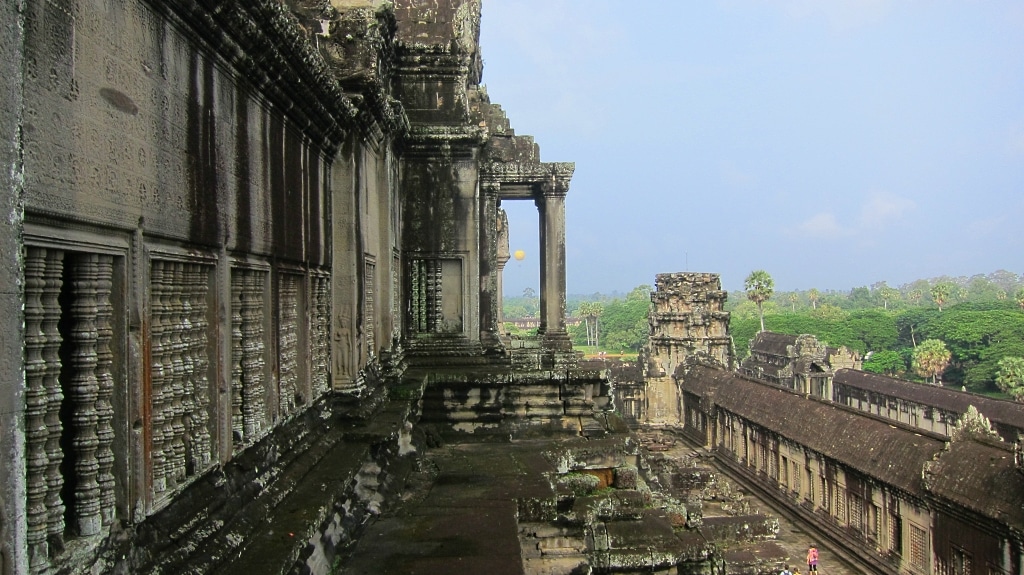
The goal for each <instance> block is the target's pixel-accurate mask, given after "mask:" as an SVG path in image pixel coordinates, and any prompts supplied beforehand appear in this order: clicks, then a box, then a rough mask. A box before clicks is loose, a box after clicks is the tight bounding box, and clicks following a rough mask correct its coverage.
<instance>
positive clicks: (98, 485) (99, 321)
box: [24, 247, 124, 572]
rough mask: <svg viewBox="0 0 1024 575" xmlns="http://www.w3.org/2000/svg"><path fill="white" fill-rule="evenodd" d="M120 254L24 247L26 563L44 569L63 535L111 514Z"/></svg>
mask: <svg viewBox="0 0 1024 575" xmlns="http://www.w3.org/2000/svg"><path fill="white" fill-rule="evenodd" d="M120 260H121V258H118V257H115V256H113V255H108V254H100V253H88V252H81V251H71V250H64V249H55V248H49V247H47V248H43V247H27V248H26V252H25V342H24V345H25V357H26V361H25V379H26V390H25V405H26V408H25V437H26V445H25V449H26V457H25V466H26V480H27V481H26V499H27V501H26V515H27V517H26V523H27V535H26V539H27V543H28V548H29V561H30V566H31V568H32V570H33V572H44V571H46V568H47V567H46V566H47V565H48V564H49V561H50V559H51V558H53V557H56V556H57V555H59V554H61V553H62V552H63V550H64V545H65V543H66V540H67V539H69V538H74V537H82V536H93V535H98V534H100V533H102V532H103V531H104V530H105V529H107V528H109V527H110V526H112V525H113V523H114V521H115V515H116V499H117V494H116V492H115V467H114V463H115V461H114V452H113V449H112V447H113V442H114V436H115V422H114V418H115V409H114V405H113V403H112V398H113V394H114V390H115V387H119V386H118V385H117V383H116V382H115V378H118V379H120V370H118V369H117V368H116V365H117V363H116V361H117V358H118V357H120V356H121V355H122V354H123V351H122V349H123V348H122V345H121V343H120V342H121V341H122V338H123V325H124V321H123V319H124V318H123V315H122V314H121V313H118V314H116V315H115V312H114V305H113V301H114V298H115V294H116V292H118V291H119V290H120V289H121V288H122V287H123V281H122V278H121V274H120V273H116V272H115V269H120V267H121V263H122V262H121V261H120Z"/></svg>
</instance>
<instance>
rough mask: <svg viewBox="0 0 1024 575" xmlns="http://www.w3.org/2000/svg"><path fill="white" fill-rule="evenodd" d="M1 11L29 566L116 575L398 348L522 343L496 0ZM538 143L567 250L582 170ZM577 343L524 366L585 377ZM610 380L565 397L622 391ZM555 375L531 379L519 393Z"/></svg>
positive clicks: (14, 478) (461, 353)
mask: <svg viewBox="0 0 1024 575" xmlns="http://www.w3.org/2000/svg"><path fill="white" fill-rule="evenodd" d="M22 6H23V9H22V8H21V7H22ZM12 12H14V13H12ZM0 16H4V18H0V26H3V31H4V35H3V36H2V38H0V56H5V58H0V67H4V68H3V69H4V70H7V71H9V72H10V73H9V74H6V75H5V77H9V78H10V79H11V82H8V83H7V84H5V87H4V88H0V92H2V94H3V100H2V103H3V104H4V105H3V106H2V107H0V135H2V136H3V139H2V140H0V160H2V162H3V164H2V165H3V166H4V170H2V173H0V182H2V183H3V184H4V185H5V189H11V190H12V191H13V193H12V194H5V195H4V202H8V203H9V205H8V203H5V204H4V208H5V211H4V213H6V214H10V217H9V218H8V219H9V223H10V224H11V225H10V226H7V225H5V226H0V227H2V231H0V241H2V242H3V243H0V247H2V248H3V249H2V250H0V253H2V254H3V257H4V258H6V259H4V260H3V261H2V268H0V269H2V270H3V271H5V272H9V273H5V274H3V276H2V280H0V281H2V282H3V283H0V287H2V288H3V289H2V291H0V297H2V299H0V303H2V305H3V307H2V309H0V311H3V312H4V313H2V314H0V317H5V318H6V317H9V318H10V319H9V320H8V319H5V321H9V325H8V324H6V323H5V324H2V325H0V327H3V328H4V329H0V334H2V335H3V337H13V340H12V341H11V342H8V341H7V340H6V339H4V340H3V342H4V343H5V345H4V346H0V347H2V348H3V349H4V350H8V349H10V350H16V351H17V353H13V354H11V355H10V357H8V356H0V359H2V360H3V361H7V362H9V363H10V364H11V366H12V367H11V369H8V372H9V373H12V374H21V373H24V374H25V381H22V380H21V379H18V378H20V377H21V376H20V375H16V377H15V380H14V381H13V383H12V384H11V385H5V386H3V387H2V389H0V417H2V418H3V419H2V422H0V423H2V425H0V453H2V455H3V456H4V461H5V462H8V461H10V462H15V465H13V466H11V465H6V464H5V465H4V466H3V468H2V470H0V568H2V571H3V573H7V572H8V571H10V572H14V573H24V572H34V573H47V572H65V571H67V572H70V571H76V570H93V571H96V572H102V571H103V570H104V568H105V566H106V565H109V563H103V561H108V560H110V558H109V557H107V558H106V559H102V558H101V557H102V556H103V554H104V553H107V552H110V550H111V549H112V546H111V545H112V543H111V542H112V541H113V539H115V538H117V537H122V538H123V537H129V536H130V535H128V533H130V532H132V530H133V529H135V528H138V527H139V526H140V525H142V524H147V522H151V521H154V520H155V519H153V518H154V517H157V516H158V513H159V512H160V511H161V510H164V509H166V508H168V507H170V506H172V503H177V502H180V501H181V500H182V498H186V499H187V494H189V493H194V492H195V491H196V490H197V489H198V490H201V489H202V487H203V486H205V485H206V480H207V479H210V478H212V477H213V476H214V474H215V473H216V472H215V471H214V470H220V469H223V464H225V463H227V462H229V461H230V460H231V459H232V458H234V457H238V456H240V455H241V454H242V452H243V451H246V450H251V449H254V448H255V449H259V447H258V446H259V445H264V444H263V443H262V442H261V440H263V439H265V438H266V437H267V436H268V435H270V434H273V433H275V430H278V429H280V428H281V426H282V424H283V423H284V422H286V421H290V422H294V421H296V420H301V417H300V416H302V415H303V414H304V413H305V412H306V410H307V408H308V407H309V406H310V405H313V404H315V403H317V402H318V399H320V398H321V396H322V395H324V394H327V393H329V392H330V391H332V390H334V391H340V392H347V393H351V394H353V395H356V396H358V395H359V394H360V393H361V392H363V391H365V390H364V389H363V386H364V384H365V385H381V383H380V381H379V379H380V378H377V377H372V378H367V377H366V374H367V373H372V374H380V373H383V372H384V371H385V370H382V369H381V366H382V365H384V364H385V363H386V365H385V367H386V371H387V375H388V377H398V376H400V375H401V371H402V370H404V369H406V365H408V364H407V362H406V361H405V359H404V353H405V351H404V350H405V349H410V350H411V353H410V355H415V353H421V354H422V356H424V357H427V358H428V361H429V360H430V358H434V359H438V361H440V362H444V363H448V361H449V359H450V358H459V361H462V362H464V363H466V364H470V365H478V366H479V365H499V366H500V367H501V368H502V369H506V368H508V367H509V365H511V364H512V363H513V361H512V360H510V359H509V357H508V356H507V355H506V354H505V351H504V350H503V349H501V346H500V342H498V339H497V337H496V335H495V334H496V325H495V322H496V321H497V314H496V313H495V309H496V308H495V302H497V299H496V297H495V289H496V285H497V283H496V275H495V274H496V269H497V266H496V264H495V262H493V261H492V260H494V259H495V258H497V250H496V246H495V245H494V244H495V242H496V241H497V239H496V238H497V233H496V232H497V231H496V227H497V221H498V216H497V214H498V211H497V210H498V201H499V197H498V195H496V194H494V193H489V194H488V195H487V199H486V201H481V199H480V193H479V192H480V189H481V181H480V180H481V176H480V174H481V169H482V168H481V165H482V150H483V148H484V146H485V145H486V144H487V140H488V137H489V130H488V127H487V125H486V122H484V124H481V123H480V122H481V120H480V118H479V117H476V116H474V115H473V111H472V110H471V106H470V95H471V94H473V93H475V92H477V91H479V90H480V87H479V82H480V74H481V70H482V59H481V58H480V53H479V46H478V34H479V17H480V2H479V0H456V1H452V2H442V3H441V4H437V3H433V2H424V1H422V0H401V1H400V2H397V3H395V4H394V5H392V4H391V3H378V2H357V3H345V2H342V3H322V2H311V1H307V0H291V1H289V2H278V1H276V0H247V1H243V0H226V2H221V3H218V4H217V6H216V9H214V8H213V7H212V5H210V4H209V3H205V2H199V1H198V0H163V1H156V0H131V1H123V2H106V3H104V2H100V3H95V2H80V1H78V0H25V1H24V2H23V3H22V4H19V5H18V6H17V7H14V8H12V7H10V6H6V5H5V6H4V8H2V9H0ZM6 16H11V18H9V19H8V18H6ZM22 31H23V34H22ZM12 42H13V43H12ZM6 56H10V58H6ZM10 85H13V86H14V88H11V90H13V92H12V91H9V90H8V87H7V86H10ZM8 104H10V105H8ZM507 132H510V130H507ZM523 141H525V140H523ZM517 142H519V143H522V142H521V141H519V140H517ZM534 148H535V146H534ZM533 151H534V152H536V151H537V150H536V149H534V150H533ZM533 160H534V164H537V165H536V166H533V167H538V166H540V168H542V169H538V170H535V171H533V172H530V173H529V174H528V175H529V176H530V178H531V179H529V182H528V184H529V185H530V186H533V188H531V189H532V190H533V192H536V194H535V195H537V194H539V195H538V196H537V197H543V198H545V202H546V203H545V204H544V206H545V207H544V208H543V209H544V210H548V211H549V212H552V213H555V216H552V217H551V218H549V219H548V220H547V222H548V227H549V228H550V229H549V231H548V233H549V234H550V235H551V236H552V237H553V238H554V239H553V241H552V242H551V251H552V253H553V254H555V253H560V251H564V245H563V244H562V240H564V229H563V228H564V224H563V223H562V220H563V214H562V210H563V209H564V205H563V204H562V202H561V198H562V197H563V196H564V193H565V191H566V190H567V188H568V180H569V178H570V176H571V174H572V166H571V165H569V164H558V165H550V166H549V165H540V164H539V163H537V162H535V160H536V153H534V155H533ZM492 168H493V166H492ZM506 168H507V167H506ZM514 168H515V167H513V168H507V169H506V172H509V171H512V172H514V171H515V169H514ZM494 169H496V170H500V169H501V168H494ZM503 173H505V172H503ZM516 173H518V172H516ZM8 178H10V180H8ZM517 181H518V180H517ZM509 182H511V180H510V181H509ZM509 182H505V183H509ZM513 183H514V182H513ZM492 184H493V182H492ZM489 189H490V190H491V191H492V192H493V191H494V190H495V188H494V187H493V186H492V187H491V188H489ZM542 192H543V193H542ZM502 193H504V192H502ZM544 193H549V194H548V195H551V194H554V195H553V196H551V198H548V197H547V196H544ZM556 196H557V197H556ZM535 199H536V198H535ZM549 200H550V201H549ZM549 204H550V205H549ZM22 208H23V211H22ZM6 223H7V222H5V224H6ZM492 228H494V229H492ZM562 255H563V256H564V254H562ZM506 257H507V256H506ZM563 259H564V257H561V259H560V260H559V261H561V260H563ZM555 267H559V269H558V270H553V271H551V270H549V271H548V272H546V273H547V277H548V278H549V280H550V282H549V284H547V285H549V287H550V288H551V289H550V290H549V291H550V292H551V293H552V294H554V295H552V297H549V298H548V301H547V303H548V304H549V307H548V308H547V312H548V313H546V315H545V318H546V319H545V321H546V326H547V327H548V329H549V330H552V331H553V332H559V333H561V332H564V325H563V324H564V318H563V317H560V316H561V315H564V269H561V268H564V265H561V264H559V265H558V266H555ZM555 272H558V273H555ZM9 279H10V281H9ZM559 291H560V292H561V293H560V294H559V293H558V292H559ZM481 310H483V311H481ZM22 326H24V330H23V328H22ZM556 335H557V334H556ZM421 336H422V337H421ZM491 336H493V337H491ZM485 337H486V338H487V339H488V341H489V343H488V348H487V351H488V353H487V354H484V353H483V349H484V346H482V345H481V340H483V339H485ZM401 340H406V341H401ZM566 341H567V340H566ZM7 343H10V345H6V344H7ZM406 343H410V345H408V346H405V345H404V344H406ZM559 351H560V352H562V355H561V356H558V357H557V358H555V357H554V356H553V355H552V354H547V355H543V354H540V353H535V352H531V353H530V354H527V355H523V356H522V357H521V358H520V359H521V361H520V364H517V365H525V366H527V368H528V371H531V373H540V372H542V371H544V370H553V371H557V372H559V373H565V372H566V370H567V369H568V368H569V367H570V366H571V365H572V363H573V362H574V361H575V356H574V355H572V352H571V350H569V349H562V348H559ZM378 356H379V357H380V358H384V359H382V360H381V361H380V365H377V363H378V361H377V358H378ZM22 357H24V370H23V371H22V370H21V369H18V367H19V365H20V364H21V363H22ZM0 365H4V366H5V367H7V365H6V364H4V363H0ZM542 368H543V369H542ZM544 372H545V373H546V371H544ZM531 377H533V376H532V375H531ZM367 381H370V383H369V384H366V382H367ZM531 381H532V380H531ZM594 385H598V384H592V383H590V382H589V380H588V383H586V384H585V385H583V384H581V385H580V386H578V389H576V390H575V391H573V394H572V396H571V397H568V398H567V399H566V398H563V400H562V401H563V404H565V405H563V412H564V413H563V415H565V413H568V414H569V415H570V416H572V417H576V415H578V414H577V413H576V412H577V411H579V410H581V409H582V410H584V411H586V410H589V409H592V408H593V405H594V404H596V403H600V402H598V401H597V400H595V399H594V395H595V393H594V391H593V389H591V388H592V387H593V386H594ZM553 390H557V386H556V387H551V386H550V385H547V384H544V385H540V384H538V385H537V386H536V388H535V389H525V390H514V391H515V393H513V394H512V395H515V398H514V399H513V400H511V403H510V407H509V409H511V410H512V411H510V413H513V412H515V413H518V412H517V411H516V410H519V409H520V408H522V407H524V406H526V405H534V404H535V402H534V403H531V402H532V401H533V400H532V399H531V400H527V399H524V398H528V397H533V396H531V395H530V393H533V392H536V393H537V394H540V396H543V397H544V398H547V397H548V395H551V394H553V393H555V392H554V391H553ZM516 394H518V395H516ZM597 395H598V396H602V395H601V393H597ZM602 397H603V396H602ZM602 401H603V400H602ZM320 403H321V404H322V402H320ZM565 406H568V407H565ZM570 412H571V413H570ZM12 430H13V432H12ZM22 430H24V431H22ZM282 444H283V443H282ZM271 475H273V474H271Z"/></svg>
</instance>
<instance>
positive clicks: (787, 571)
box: [779, 565, 793, 575]
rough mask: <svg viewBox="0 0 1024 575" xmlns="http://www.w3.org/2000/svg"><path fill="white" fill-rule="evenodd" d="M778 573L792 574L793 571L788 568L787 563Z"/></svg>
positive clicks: (780, 574) (781, 574) (782, 574)
mask: <svg viewBox="0 0 1024 575" xmlns="http://www.w3.org/2000/svg"><path fill="white" fill-rule="evenodd" d="M779 575H793V572H792V571H790V570H789V565H786V567H785V568H784V569H783V570H782V571H779Z"/></svg>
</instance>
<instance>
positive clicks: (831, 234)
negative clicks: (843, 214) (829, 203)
mask: <svg viewBox="0 0 1024 575" xmlns="http://www.w3.org/2000/svg"><path fill="white" fill-rule="evenodd" d="M796 229H797V231H798V232H800V235H806V236H811V237H817V238H827V239H833V238H839V237H843V236H846V235H849V233H850V232H849V230H847V229H845V228H844V227H843V226H842V225H840V223H839V221H838V220H837V219H836V216H835V215H834V214H832V213H831V212H821V213H818V214H814V215H813V216H811V217H810V218H807V219H806V220H804V221H802V222H800V224H799V225H798V226H797V227H796Z"/></svg>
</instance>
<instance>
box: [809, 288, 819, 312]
mask: <svg viewBox="0 0 1024 575" xmlns="http://www.w3.org/2000/svg"><path fill="white" fill-rule="evenodd" d="M807 299H809V300H811V309H818V300H820V299H821V292H819V291H818V290H817V289H815V288H811V289H810V290H808V292H807Z"/></svg>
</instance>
